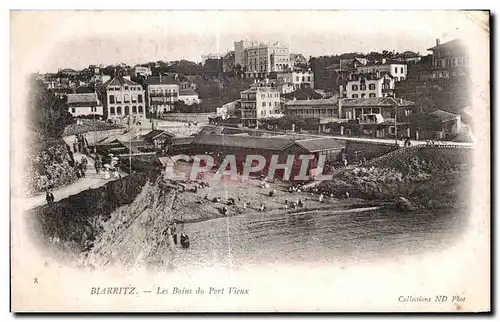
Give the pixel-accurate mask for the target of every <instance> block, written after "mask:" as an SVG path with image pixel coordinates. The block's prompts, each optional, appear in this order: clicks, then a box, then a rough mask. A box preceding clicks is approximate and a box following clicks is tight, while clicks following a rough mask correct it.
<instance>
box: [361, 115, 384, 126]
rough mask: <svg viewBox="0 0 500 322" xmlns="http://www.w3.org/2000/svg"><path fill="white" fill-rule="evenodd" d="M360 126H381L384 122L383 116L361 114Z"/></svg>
mask: <svg viewBox="0 0 500 322" xmlns="http://www.w3.org/2000/svg"><path fill="white" fill-rule="evenodd" d="M358 119H359V124H380V123H383V122H384V117H383V116H382V114H361V115H359V118H358Z"/></svg>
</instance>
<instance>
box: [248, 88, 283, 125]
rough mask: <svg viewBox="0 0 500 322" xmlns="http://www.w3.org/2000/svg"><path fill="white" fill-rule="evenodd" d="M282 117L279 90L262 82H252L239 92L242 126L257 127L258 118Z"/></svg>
mask: <svg viewBox="0 0 500 322" xmlns="http://www.w3.org/2000/svg"><path fill="white" fill-rule="evenodd" d="M271 117H276V118H279V117H283V111H282V107H281V99H280V92H279V90H278V89H277V88H274V87H271V86H269V85H264V84H254V85H253V86H252V87H251V88H250V89H247V90H245V91H243V92H241V120H242V123H243V126H247V127H258V126H259V124H258V120H259V119H266V118H271Z"/></svg>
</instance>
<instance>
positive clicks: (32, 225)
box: [9, 10, 491, 313]
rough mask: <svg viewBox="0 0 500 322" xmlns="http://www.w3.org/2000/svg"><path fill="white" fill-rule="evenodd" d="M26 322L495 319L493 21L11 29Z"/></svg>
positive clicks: (14, 273) (59, 15)
mask: <svg viewBox="0 0 500 322" xmlns="http://www.w3.org/2000/svg"><path fill="white" fill-rule="evenodd" d="M9 72H10V97H11V101H10V104H11V105H10V124H11V126H10V146H11V148H10V162H11V168H10V174H11V177H10V184H11V185H10V202H11V207H10V254H11V257H10V268H11V311H12V312H16V313H22V312H29V313H33V312H467V313H470V312H489V311H490V310H491V305H490V301H491V298H490V292H491V290H490V279H491V278H490V247H491V245H490V238H491V236H490V231H491V230H490V220H491V219H490V211H491V209H490V193H491V189H490V185H491V184H490V180H491V178H490V157H491V155H490V153H491V152H490V140H491V138H490V131H491V128H490V12H489V11H467V10H447V11H445V10H420V11H412V10H378V11H376V10H203V11H202V10H199V11H198V10H191V11H189V10H184V11H182V10H127V11H120V10H66V11H64V10H53V11H43V10H38V11H29V10H12V11H11V12H10V71H9Z"/></svg>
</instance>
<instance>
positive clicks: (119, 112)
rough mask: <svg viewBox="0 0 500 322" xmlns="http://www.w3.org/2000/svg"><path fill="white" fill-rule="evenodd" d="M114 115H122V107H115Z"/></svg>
mask: <svg viewBox="0 0 500 322" xmlns="http://www.w3.org/2000/svg"><path fill="white" fill-rule="evenodd" d="M116 114H120V115H121V114H122V107H121V106H117V107H116Z"/></svg>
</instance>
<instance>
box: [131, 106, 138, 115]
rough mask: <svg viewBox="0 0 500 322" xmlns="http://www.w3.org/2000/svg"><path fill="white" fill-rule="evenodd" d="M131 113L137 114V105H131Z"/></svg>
mask: <svg viewBox="0 0 500 322" xmlns="http://www.w3.org/2000/svg"><path fill="white" fill-rule="evenodd" d="M132 114H137V106H132Z"/></svg>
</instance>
